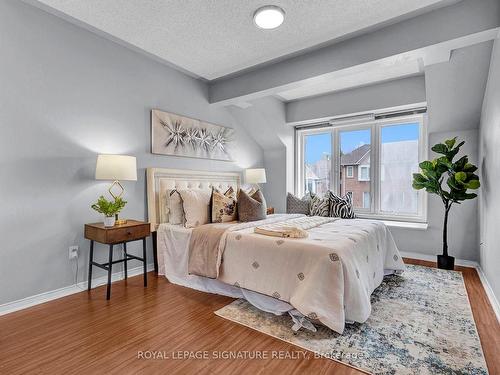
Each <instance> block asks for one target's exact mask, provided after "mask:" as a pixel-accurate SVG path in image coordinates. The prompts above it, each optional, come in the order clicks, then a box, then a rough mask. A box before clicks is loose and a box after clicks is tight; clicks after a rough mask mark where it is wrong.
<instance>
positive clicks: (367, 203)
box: [363, 191, 370, 208]
mask: <svg viewBox="0 0 500 375" xmlns="http://www.w3.org/2000/svg"><path fill="white" fill-rule="evenodd" d="M363 208H370V193H369V192H367V191H365V192H363Z"/></svg>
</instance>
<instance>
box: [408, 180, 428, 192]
mask: <svg viewBox="0 0 500 375" xmlns="http://www.w3.org/2000/svg"><path fill="white" fill-rule="evenodd" d="M411 186H412V187H413V188H414V189H415V190H421V189H423V188H424V187H425V185H424V184H422V183H421V182H416V181H413V184H411Z"/></svg>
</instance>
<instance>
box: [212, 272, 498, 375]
mask: <svg viewBox="0 0 500 375" xmlns="http://www.w3.org/2000/svg"><path fill="white" fill-rule="evenodd" d="M215 313H216V314H217V315H219V316H221V317H223V318H226V319H229V320H231V321H234V322H236V323H240V324H242V325H245V326H247V327H250V328H253V329H255V330H257V331H259V332H262V333H265V334H267V335H270V336H273V337H276V338H278V339H281V340H283V341H286V342H289V343H291V344H294V345H297V346H299V347H301V348H303V349H307V350H310V351H311V352H314V353H317V354H318V355H321V356H324V357H327V358H330V359H333V360H337V361H340V362H343V363H345V364H347V365H349V366H353V367H356V368H358V369H361V370H364V371H368V372H370V373H373V374H488V370H487V367H486V362H485V360H484V355H483V351H482V349H481V343H480V341H479V336H478V333H477V330H476V325H475V323H474V319H473V316H472V311H471V308H470V304H469V299H468V296H467V291H466V289H465V285H464V281H463V278H462V274H461V273H460V272H455V271H444V270H439V269H435V268H429V267H422V266H413V265H409V266H408V268H407V270H406V271H405V272H404V273H403V274H402V275H399V276H397V275H391V276H386V277H385V278H384V281H383V282H382V284H381V285H380V286H379V287H378V288H377V289H376V290H375V292H374V293H373V295H372V314H371V316H370V318H369V319H368V320H367V321H366V322H365V323H363V324H358V323H355V324H348V325H346V329H345V331H344V333H343V334H342V335H339V334H337V333H335V332H333V331H332V330H330V329H329V328H326V327H324V326H317V328H318V331H317V332H316V333H312V332H308V331H303V330H300V331H299V332H298V333H296V334H294V332H293V331H292V330H291V326H292V324H293V322H292V320H291V318H290V317H289V316H288V315H283V316H276V315H273V314H269V313H265V312H262V311H260V310H258V309H256V308H255V307H253V306H252V305H251V304H249V303H248V302H246V301H245V300H236V301H234V302H232V303H231V304H229V305H227V306H225V307H223V308H222V309H220V310H218V311H216V312H215Z"/></svg>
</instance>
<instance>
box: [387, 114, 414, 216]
mask: <svg viewBox="0 0 500 375" xmlns="http://www.w3.org/2000/svg"><path fill="white" fill-rule="evenodd" d="M419 126H420V125H419V124H418V123H407V124H398V125H390V126H384V127H383V128H382V131H381V150H380V209H381V211H383V212H384V213H392V214H395V215H397V214H415V215H416V214H418V193H417V191H416V190H414V189H413V188H412V186H411V184H412V173H416V172H418V150H419V145H418V142H419V131H420V129H419Z"/></svg>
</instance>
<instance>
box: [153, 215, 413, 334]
mask: <svg viewBox="0 0 500 375" xmlns="http://www.w3.org/2000/svg"><path fill="white" fill-rule="evenodd" d="M291 218H297V215H272V216H271V217H270V218H269V219H266V220H261V221H257V222H252V223H241V224H237V225H234V226H232V227H231V228H230V229H228V231H227V232H226V233H225V234H224V235H223V237H222V242H221V265H220V269H219V276H218V280H212V279H207V278H204V277H200V276H194V275H187V256H188V255H187V249H188V244H189V233H190V232H189V230H186V229H180V230H179V231H176V230H173V229H172V226H166V225H161V226H160V228H159V230H158V256H159V264H160V271H164V272H165V274H166V276H167V277H168V278H169V280H170V281H172V282H174V283H178V284H181V285H185V286H189V287H193V288H195V289H199V290H206V291H210V292H214V293H219V294H226V295H232V296H235V297H236V296H237V295H236V294H240V293H238V292H237V291H238V290H241V289H239V288H243V289H246V290H250V291H255V292H258V293H261V294H264V295H267V296H271V297H273V298H274V299H276V300H279V301H284V302H287V303H290V305H292V306H293V307H294V308H296V309H297V310H298V311H300V312H301V313H302V314H304V315H306V316H308V317H309V318H310V319H315V320H319V321H320V322H321V323H323V324H324V325H326V326H328V327H329V328H331V329H333V330H334V331H337V332H339V333H342V332H343V330H344V325H345V322H346V320H347V321H356V322H360V323H362V322H364V321H366V319H368V317H369V316H370V313H371V303H370V295H371V293H372V292H373V290H374V289H375V288H376V287H377V286H378V285H380V283H381V282H382V279H383V276H384V273H386V272H387V271H388V270H390V271H396V272H400V271H403V270H404V264H403V262H402V259H401V256H400V254H399V251H398V249H397V247H396V245H395V243H394V240H393V238H392V235H391V233H390V232H389V231H388V229H387V228H386V226H385V225H384V224H383V223H381V222H378V221H371V220H363V219H349V220H344V219H336V220H334V221H331V222H326V223H323V224H322V225H319V226H317V227H314V228H310V229H308V230H307V232H308V238H301V239H298V238H277V237H271V236H265V235H262V234H256V233H254V229H255V227H256V226H260V225H265V224H267V223H276V222H285V221H287V220H289V219H291ZM181 243H182V246H181ZM181 247H182V248H183V249H184V250H183V251H178V249H179V248H181ZM176 249H177V250H176ZM175 260H178V261H179V262H180V263H182V264H179V263H177V264H176V263H174V264H172V262H173V261H175ZM162 267H163V270H162ZM165 267H166V268H165ZM160 273H163V272H160ZM169 274H170V276H169ZM238 297H239V296H238ZM277 302H278V301H277Z"/></svg>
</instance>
